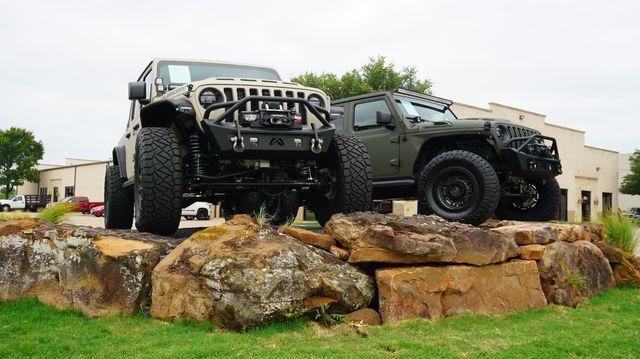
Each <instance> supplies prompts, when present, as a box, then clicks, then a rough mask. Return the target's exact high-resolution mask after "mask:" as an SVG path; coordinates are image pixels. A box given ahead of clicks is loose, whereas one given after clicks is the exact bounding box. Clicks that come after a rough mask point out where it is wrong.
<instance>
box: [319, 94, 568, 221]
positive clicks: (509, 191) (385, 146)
mask: <svg viewBox="0 0 640 359" xmlns="http://www.w3.org/2000/svg"><path fill="white" fill-rule="evenodd" d="M451 105H452V102H451V101H449V100H446V99H443V98H439V97H435V96H429V95H424V94H420V93H415V92H411V91H407V90H404V89H398V90H396V91H390V92H375V93H369V94H366V95H360V96H355V97H350V98H345V99H340V100H337V101H333V103H332V108H331V117H332V123H333V124H334V125H335V127H336V131H337V132H338V133H341V134H343V135H349V136H354V137H356V138H358V139H360V141H362V142H363V143H364V144H365V145H366V147H367V151H368V153H369V156H370V158H371V164H372V166H373V197H374V199H392V198H416V197H417V199H418V211H419V213H421V214H432V213H434V214H437V215H439V216H441V217H443V218H445V219H448V220H453V221H459V222H463V223H469V224H474V225H478V224H480V223H482V222H484V221H485V220H487V219H488V218H490V217H492V216H495V217H497V218H499V219H515V220H530V221H546V220H550V219H553V218H554V217H555V216H556V213H557V212H558V206H559V197H560V189H559V186H558V182H557V180H556V179H555V177H556V176H557V175H559V174H560V173H562V167H561V164H560V159H559V156H558V147H557V144H556V141H555V139H554V138H551V137H548V136H543V135H542V134H540V132H538V131H536V130H534V129H531V128H528V127H523V126H520V125H517V124H514V123H511V122H509V121H506V120H499V119H485V118H473V119H458V118H457V117H456V115H455V114H454V113H453V112H452V111H451V108H450V106H451Z"/></svg>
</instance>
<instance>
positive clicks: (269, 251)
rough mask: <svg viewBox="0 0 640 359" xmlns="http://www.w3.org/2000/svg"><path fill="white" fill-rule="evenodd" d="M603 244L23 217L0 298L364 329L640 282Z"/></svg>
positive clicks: (591, 231) (498, 231)
mask: <svg viewBox="0 0 640 359" xmlns="http://www.w3.org/2000/svg"><path fill="white" fill-rule="evenodd" d="M604 239H605V234H604V231H603V229H602V226H599V225H595V224H587V225H575V224H558V223H524V222H512V221H508V222H506V221H503V222H488V223H485V224H484V225H483V226H482V227H480V228H478V227H473V226H469V225H464V224H459V223H451V222H446V221H444V220H442V219H441V218H439V217H436V216H413V217H401V216H394V215H381V214H372V213H354V214H350V215H340V214H339V215H335V216H333V218H332V219H331V220H330V221H329V222H328V223H327V224H326V226H325V233H316V232H312V231H308V230H304V229H300V228H284V229H283V230H282V232H279V231H276V230H274V229H272V228H269V227H265V226H261V225H258V224H257V223H256V222H255V221H254V220H253V219H251V218H250V217H247V216H242V215H241V216H236V217H234V218H233V219H232V220H230V221H227V222H226V223H225V224H223V225H221V226H218V227H212V228H208V229H205V230H202V231H200V232H197V233H195V234H193V235H192V236H191V237H190V238H188V239H187V240H184V241H183V242H181V240H180V239H177V238H175V237H161V236H153V235H148V234H140V233H137V232H134V231H109V230H103V229H92V228H84V227H74V226H69V225H61V226H53V225H51V224H47V223H44V222H39V221H34V220H28V221H13V222H4V223H0V300H11V299H18V298H25V297H36V298H38V299H40V300H41V301H43V302H45V303H48V304H51V305H54V306H56V307H58V308H75V309H78V310H81V311H83V312H84V313H86V314H87V315H90V316H100V315H112V314H116V313H122V314H127V315H129V314H132V313H134V312H136V311H137V310H139V308H141V307H144V306H145V305H148V304H149V300H150V301H151V303H150V308H151V315H152V316H154V317H156V318H162V319H171V318H184V319H194V320H198V321H213V322H215V323H217V324H219V325H221V326H224V327H226V328H230V329H234V330H246V329H249V328H252V327H255V326H258V325H263V324H266V323H269V322H271V321H277V320H283V319H287V318H292V317H295V316H300V315H303V314H305V313H308V312H309V311H311V310H313V309H315V308H318V307H322V309H321V310H320V311H321V312H323V313H327V310H331V313H335V312H339V313H348V312H351V313H350V314H347V315H346V316H344V317H343V318H344V320H345V321H349V322H352V323H355V324H354V325H361V324H369V325H375V324H379V323H380V322H383V323H390V322H396V321H399V320H404V319H407V318H412V317H423V318H431V319H435V318H440V317H446V316H451V315H460V314H468V313H483V314H501V313H506V312H509V311H512V310H516V309H527V308H539V307H543V306H545V305H546V304H547V303H555V304H561V305H568V306H576V305H579V304H580V303H583V302H584V301H586V300H587V299H588V298H589V297H590V296H592V295H594V294H596V293H599V292H601V291H603V290H607V289H609V288H612V287H613V286H614V285H615V284H616V283H629V282H631V283H635V284H636V285H640V264H639V262H638V260H637V259H636V258H635V257H633V256H632V255H630V254H628V253H625V252H623V251H620V250H619V249H617V248H615V247H612V246H610V245H606V244H604V242H603V240H604ZM180 242H181V243H180ZM165 254H167V255H166V257H164V258H163V259H162V260H161V257H162V256H163V255H165ZM376 289H377V296H376ZM150 292H152V293H151V294H150ZM376 299H377V303H376ZM376 309H377V311H376ZM378 311H379V313H378ZM323 317H325V318H326V317H327V316H326V315H323ZM331 321H333V319H332V320H331Z"/></svg>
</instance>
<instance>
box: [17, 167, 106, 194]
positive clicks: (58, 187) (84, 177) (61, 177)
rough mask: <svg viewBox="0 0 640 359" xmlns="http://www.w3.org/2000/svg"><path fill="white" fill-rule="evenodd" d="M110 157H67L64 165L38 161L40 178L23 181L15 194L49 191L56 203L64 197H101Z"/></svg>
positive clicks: (44, 192)
mask: <svg viewBox="0 0 640 359" xmlns="http://www.w3.org/2000/svg"><path fill="white" fill-rule="evenodd" d="M111 163H112V162H111V160H107V161H94V160H83V159H76V158H67V159H66V160H65V164H64V165H48V164H41V165H39V166H38V170H39V171H40V181H39V182H38V183H31V182H28V183H25V184H24V185H23V186H20V187H18V188H17V191H16V194H48V195H51V200H52V201H53V202H57V201H60V200H62V199H63V198H64V197H67V196H87V197H89V199H90V200H91V201H97V202H101V201H103V199H104V173H105V170H106V168H107V166H109V165H110V164H111Z"/></svg>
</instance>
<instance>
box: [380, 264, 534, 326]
mask: <svg viewBox="0 0 640 359" xmlns="http://www.w3.org/2000/svg"><path fill="white" fill-rule="evenodd" d="M376 282H377V284H378V292H379V301H380V315H381V316H382V320H383V322H384V323H390V322H397V321H400V320H403V319H407V318H414V317H422V318H429V319H437V318H441V317H446V316H452V315H460V314H470V313H481V314H501V313H506V312H509V311H512V310H516V309H530V308H540V307H544V306H546V305H547V301H546V300H545V296H544V294H543V292H542V288H541V287H540V279H539V277H538V270H537V268H536V262H535V261H523V260H515V261H512V262H506V263H501V264H494V265H488V266H485V267H474V266H466V265H450V266H439V267H435V266H434V267H431V266H428V267H427V266H424V267H404V268H387V269H379V270H377V271H376Z"/></svg>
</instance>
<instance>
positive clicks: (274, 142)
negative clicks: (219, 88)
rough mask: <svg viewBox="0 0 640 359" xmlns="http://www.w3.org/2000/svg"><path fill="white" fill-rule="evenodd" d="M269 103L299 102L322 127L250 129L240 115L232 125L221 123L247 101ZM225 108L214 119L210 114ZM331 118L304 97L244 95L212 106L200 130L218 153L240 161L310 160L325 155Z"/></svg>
mask: <svg viewBox="0 0 640 359" xmlns="http://www.w3.org/2000/svg"><path fill="white" fill-rule="evenodd" d="M257 101H268V102H278V103H299V104H301V105H302V106H304V107H305V108H306V109H307V110H308V112H310V113H311V114H313V115H314V116H315V117H316V118H317V119H318V120H319V121H320V123H321V124H322V126H321V127H319V128H317V127H316V126H315V124H314V123H312V124H311V130H309V129H291V128H279V129H278V128H274V129H270V128H264V129H263V128H250V127H242V126H241V125H240V116H241V114H240V113H238V114H237V118H236V119H235V120H234V126H228V125H224V124H222V121H224V120H225V119H227V118H230V117H233V115H234V113H236V112H239V111H242V110H244V109H245V107H246V106H245V105H246V104H247V103H250V102H257ZM219 109H225V111H224V112H223V113H221V114H220V115H218V116H217V117H216V118H214V119H210V118H209V116H210V115H211V112H213V111H215V110H219ZM330 119H331V115H330V113H329V111H327V110H326V109H324V108H321V107H317V106H314V105H313V104H311V103H310V102H309V101H307V100H306V99H304V98H298V97H279V96H247V97H244V98H242V99H240V100H237V101H228V102H221V103H216V104H212V105H210V106H209V107H207V109H206V110H205V112H204V115H203V119H202V127H203V128H204V130H205V133H206V135H207V136H208V138H209V140H210V141H211V143H212V144H213V145H214V149H215V150H216V152H217V153H220V154H223V155H230V156H234V157H243V158H260V159H286V158H293V159H313V158H316V157H317V155H320V154H324V153H326V152H327V149H328V148H329V145H330V144H331V140H332V138H333V134H334V133H335V127H334V126H332V125H331V123H330Z"/></svg>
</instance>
